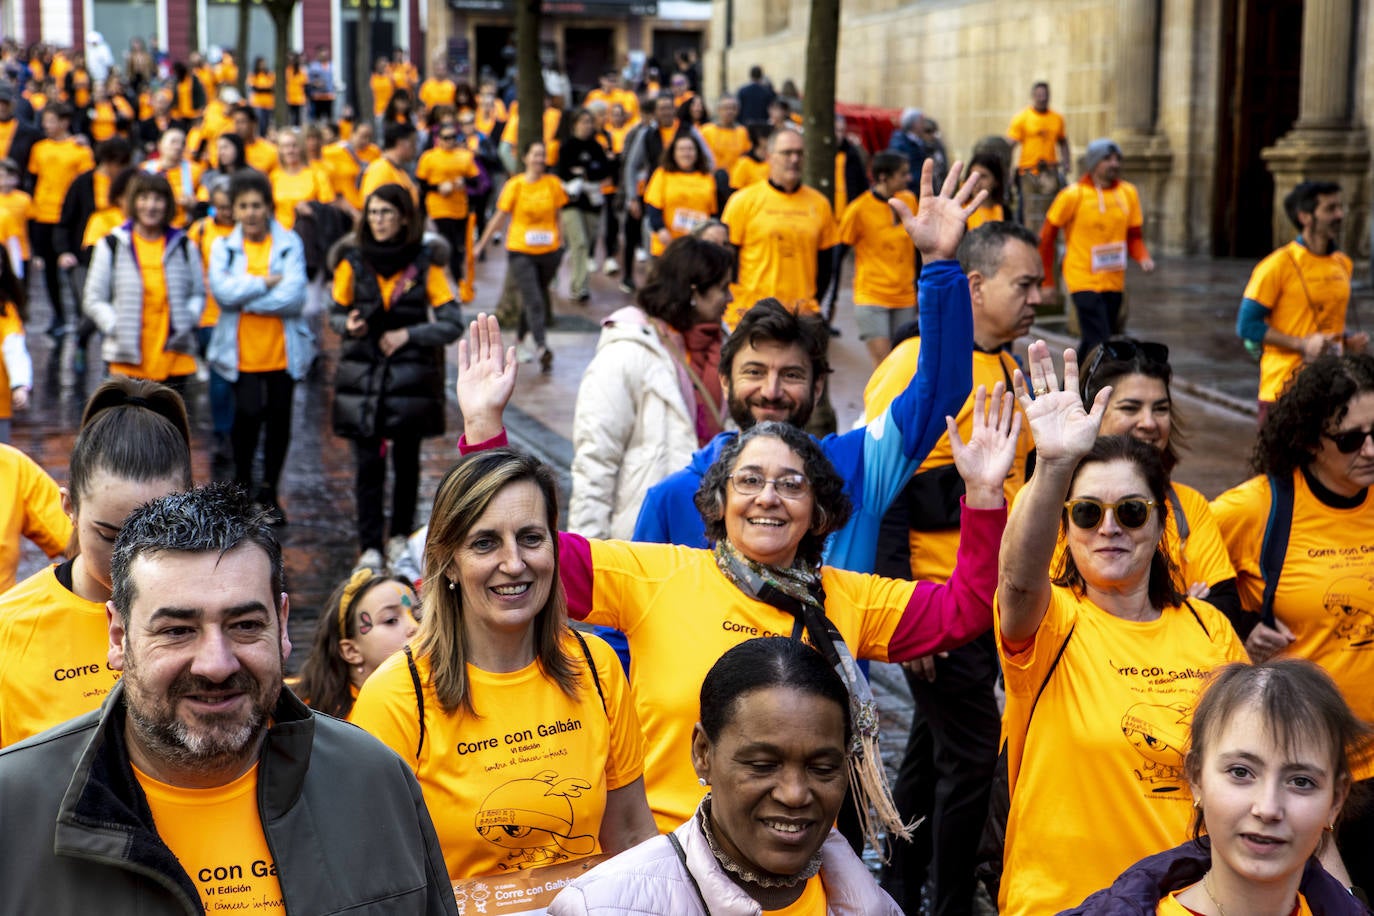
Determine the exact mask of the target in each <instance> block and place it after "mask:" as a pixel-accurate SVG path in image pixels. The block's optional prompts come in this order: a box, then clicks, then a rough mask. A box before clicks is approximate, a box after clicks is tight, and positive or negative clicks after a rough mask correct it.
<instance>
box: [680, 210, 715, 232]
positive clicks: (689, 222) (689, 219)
mask: <svg viewBox="0 0 1374 916" xmlns="http://www.w3.org/2000/svg"><path fill="white" fill-rule="evenodd" d="M710 218H711V217H709V216H707V215H706V214H705V213H698V212H697V211H696V210H674V211H673V231H674V232H680V233H682V234H683V235H687V234H689V233H691V231H692V230H693V229H695V228H696V227H698V226H700V225H701V224H702V223H704V222H706V221H707V220H709V219H710Z"/></svg>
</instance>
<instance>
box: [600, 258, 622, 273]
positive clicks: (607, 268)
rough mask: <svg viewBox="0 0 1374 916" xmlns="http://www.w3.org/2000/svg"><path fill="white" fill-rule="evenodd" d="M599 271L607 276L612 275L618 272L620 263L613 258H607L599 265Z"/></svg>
mask: <svg viewBox="0 0 1374 916" xmlns="http://www.w3.org/2000/svg"><path fill="white" fill-rule="evenodd" d="M601 272H602V273H603V274H605V275H606V276H608V277H614V276H615V275H616V274H618V273H620V265H619V264H617V263H616V262H615V258H607V259H606V263H605V264H603V265H602V266H601Z"/></svg>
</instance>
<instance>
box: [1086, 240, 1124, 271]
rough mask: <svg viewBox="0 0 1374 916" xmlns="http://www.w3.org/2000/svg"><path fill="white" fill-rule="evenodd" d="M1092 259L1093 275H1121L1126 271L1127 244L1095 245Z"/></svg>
mask: <svg viewBox="0 0 1374 916" xmlns="http://www.w3.org/2000/svg"><path fill="white" fill-rule="evenodd" d="M1092 257H1093V262H1092V263H1093V273H1095V274H1100V273H1120V272H1122V271H1124V270H1125V269H1126V243H1125V242H1109V243H1108V244H1106V245H1094V246H1093V250H1092Z"/></svg>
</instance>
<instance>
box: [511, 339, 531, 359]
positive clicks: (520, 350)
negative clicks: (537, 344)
mask: <svg viewBox="0 0 1374 916" xmlns="http://www.w3.org/2000/svg"><path fill="white" fill-rule="evenodd" d="M515 361H516V362H517V363H530V362H534V347H532V346H530V345H529V344H527V343H525V342H524V341H523V340H522V341H521V342H520V343H518V344H516V346H515Z"/></svg>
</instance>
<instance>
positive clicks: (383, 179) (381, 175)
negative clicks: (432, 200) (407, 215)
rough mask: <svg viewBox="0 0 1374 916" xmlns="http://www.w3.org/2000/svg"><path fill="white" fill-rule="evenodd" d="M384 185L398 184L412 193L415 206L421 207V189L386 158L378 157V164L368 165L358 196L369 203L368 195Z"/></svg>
mask: <svg viewBox="0 0 1374 916" xmlns="http://www.w3.org/2000/svg"><path fill="white" fill-rule="evenodd" d="M384 184H398V185H400V186H401V187H403V188H405V189H406V190H407V191H409V192H410V196H411V199H412V200H414V201H415V205H416V206H417V207H418V206H419V205H420V189H419V188H417V187H416V186H415V182H414V181H412V180H411V177H410V176H409V175H408V174H406V173H405V172H404V171H402V170H401V169H398V168H396V166H394V165H392V164H391V160H390V159H387V158H386V157H385V156H378V157H377V161H376V162H372V163H370V164H369V165H368V167H367V171H365V172H363V180H362V185H361V187H359V188H358V196H359V197H361V198H362V199H363V201H364V202H366V201H367V195H369V194H371V193H372V192H373V191H375V190H377V189H378V188H380V187H381V186H382V185H384Z"/></svg>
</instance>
